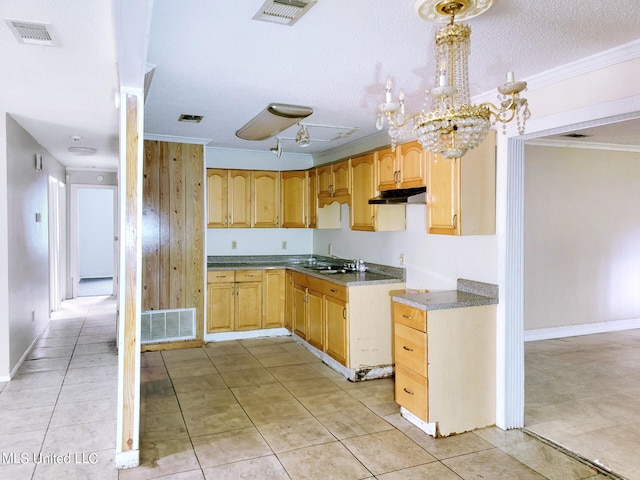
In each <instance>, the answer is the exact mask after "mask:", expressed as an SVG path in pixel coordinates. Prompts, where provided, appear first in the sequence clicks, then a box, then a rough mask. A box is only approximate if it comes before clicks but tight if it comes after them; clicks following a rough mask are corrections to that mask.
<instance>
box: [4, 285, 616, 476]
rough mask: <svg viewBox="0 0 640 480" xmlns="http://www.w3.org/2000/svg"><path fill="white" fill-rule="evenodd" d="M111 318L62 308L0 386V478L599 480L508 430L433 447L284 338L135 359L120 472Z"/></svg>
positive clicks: (98, 304)
mask: <svg viewBox="0 0 640 480" xmlns="http://www.w3.org/2000/svg"><path fill="white" fill-rule="evenodd" d="M114 312H115V304H114V302H113V299H112V298H108V297H86V298H82V299H79V300H75V301H73V302H65V308H64V309H63V311H62V312H60V313H59V314H57V315H56V319H55V320H54V321H52V323H51V326H50V328H49V329H48V330H47V332H46V333H45V334H44V335H43V337H42V338H41V339H40V340H39V342H38V345H37V346H36V348H35V349H34V350H33V352H32V353H31V355H30V356H29V359H28V360H27V361H26V362H25V364H24V366H23V367H22V368H21V370H20V372H19V374H18V375H17V376H16V377H15V379H14V380H12V381H11V382H8V383H5V384H0V452H2V454H3V456H2V457H1V458H0V460H2V461H1V462H0V480H3V479H11V480H22V479H41V478H42V479H58V478H60V479H66V480H68V479H74V480H75V479H91V480H93V479H111V480H115V479H118V478H119V479H121V480H127V479H147V478H162V479H165V480H169V479H175V480H177V479H181V480H189V479H216V480H218V479H234V480H235V479H239V478H245V479H279V478H282V479H294V480H295V479H304V478H309V479H314V480H316V479H323V478H326V479H332V480H334V479H372V478H378V479H385V480H389V479H402V480H407V479H408V480H411V479H437V480H450V479H461V478H462V479H469V480H471V479H479V478H483V479H495V480H501V479H505V480H506V479H508V480H513V479H551V480H571V479H584V478H603V479H604V478H605V477H604V476H602V475H598V474H597V473H596V472H595V471H594V470H592V469H590V468H589V467H587V466H585V465H584V464H582V463H579V462H578V461H576V460H574V459H572V458H570V457H568V456H566V455H564V454H562V453H560V452H558V451H557V450H555V449H553V448H551V447H549V446H547V445H545V444H544V443H542V442H540V441H538V440H536V439H535V438H532V437H530V436H528V435H526V434H524V433H523V432H521V431H518V430H511V431H507V432H504V431H502V430H500V429H498V428H486V429H482V430H478V431H475V432H472V433H466V434H462V435H457V436H453V437H449V438H446V439H433V438H431V437H429V436H427V435H426V434H424V433H423V432H421V431H420V430H418V429H417V428H415V427H414V426H412V425H411V424H409V423H408V422H406V421H405V420H404V419H402V418H401V417H400V415H399V413H398V407H397V405H396V404H395V403H394V402H393V383H392V380H390V379H382V380H375V381H370V382H363V383H350V382H348V381H346V380H345V379H344V378H342V377H341V376H340V375H338V374H336V373H335V372H333V371H332V370H331V369H329V368H328V367H327V366H325V365H323V364H322V363H320V362H319V361H318V360H317V359H316V358H315V357H314V356H312V355H311V354H310V353H309V352H308V351H306V350H305V349H304V348H303V347H301V346H300V345H298V344H297V343H295V342H293V341H292V340H291V339H290V338H275V339H258V340H247V341H230V342H221V343H214V344H209V345H208V346H207V347H206V348H196V349H184V350H173V351H166V352H162V353H160V352H152V353H145V354H143V355H142V362H143V368H142V379H143V382H142V385H141V390H142V418H141V431H142V434H141V465H140V466H139V467H137V468H134V469H130V470H122V471H120V472H118V471H117V470H116V469H115V468H114V463H113V458H114V453H115V430H116V420H115V418H116V406H115V395H116V376H117V375H116V369H115V368H116V367H115V365H116V358H117V357H116V353H115V349H114V337H115V329H114V326H113V324H114V321H115V313H114ZM11 452H13V453H15V454H16V457H14V458H16V459H17V461H16V463H15V464H14V463H11V462H9V461H8V460H10V457H9V454H10V453H11ZM22 453H28V455H29V457H30V458H29V459H28V461H26V462H24V463H22V462H20V461H19V458H20V454H22ZM39 453H42V454H43V455H46V454H51V453H53V454H57V455H66V454H72V455H75V454H79V455H82V454H85V455H87V458H86V461H85V463H82V458H83V457H82V456H80V457H79V458H78V459H77V460H78V461H73V459H72V461H71V462H70V463H59V464H51V463H48V464H47V463H39V464H38V463H34V461H33V455H34V454H35V455H38V454H39ZM92 454H93V455H92Z"/></svg>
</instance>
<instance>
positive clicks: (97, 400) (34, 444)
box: [0, 296, 118, 480]
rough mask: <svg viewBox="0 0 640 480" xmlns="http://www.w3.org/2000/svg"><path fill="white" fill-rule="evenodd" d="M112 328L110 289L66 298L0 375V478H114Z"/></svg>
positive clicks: (114, 412)
mask: <svg viewBox="0 0 640 480" xmlns="http://www.w3.org/2000/svg"><path fill="white" fill-rule="evenodd" d="M115 332H116V329H115V299H114V297H107V296H105V297H84V298H80V299H77V300H74V301H70V302H64V304H63V308H62V309H61V311H59V312H56V313H55V314H54V315H53V319H52V321H51V323H50V325H49V327H48V329H47V330H46V331H45V332H44V333H43V334H42V335H41V337H40V339H39V340H38V341H37V343H36V345H35V347H34V348H33V350H32V351H31V353H30V354H29V356H28V357H27V359H26V360H25V362H24V363H23V365H22V366H21V367H20V370H19V371H18V373H17V374H16V375H15V377H14V378H13V379H12V380H11V381H10V382H7V383H0V455H1V457H0V480H5V479H6V480H23V479H25V480H26V479H46V480H51V479H65V480H69V479H74V480H75V479H81V478H86V479H92V480H93V479H97V480H102V479H110V480H113V479H117V470H116V469H115V467H114V456H115V455H114V454H115V446H116V444H115V439H116V389H117V376H118V375H117V355H116V348H115ZM56 462H57V463H56Z"/></svg>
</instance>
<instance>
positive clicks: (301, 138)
mask: <svg viewBox="0 0 640 480" xmlns="http://www.w3.org/2000/svg"><path fill="white" fill-rule="evenodd" d="M296 143H297V144H298V146H299V147H302V148H305V147H308V146H309V145H311V138H310V137H309V130H307V127H306V126H305V125H300V130H298V133H297V134H296Z"/></svg>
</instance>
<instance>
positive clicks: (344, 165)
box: [316, 159, 351, 207]
mask: <svg viewBox="0 0 640 480" xmlns="http://www.w3.org/2000/svg"><path fill="white" fill-rule="evenodd" d="M316 172H317V174H318V207H324V206H325V205H328V204H330V203H333V202H338V203H349V202H350V201H351V198H350V191H351V171H350V164H349V159H347V160H342V161H340V162H337V163H332V164H329V165H323V166H321V167H318V168H317V169H316Z"/></svg>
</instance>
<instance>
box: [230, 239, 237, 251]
mask: <svg viewBox="0 0 640 480" xmlns="http://www.w3.org/2000/svg"><path fill="white" fill-rule="evenodd" d="M236 248H238V241H237V240H231V250H235V249H236Z"/></svg>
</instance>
